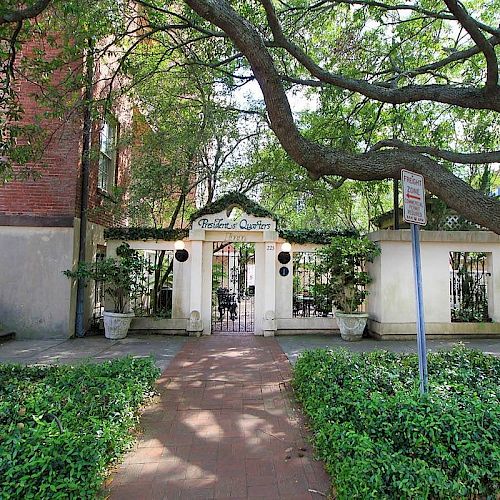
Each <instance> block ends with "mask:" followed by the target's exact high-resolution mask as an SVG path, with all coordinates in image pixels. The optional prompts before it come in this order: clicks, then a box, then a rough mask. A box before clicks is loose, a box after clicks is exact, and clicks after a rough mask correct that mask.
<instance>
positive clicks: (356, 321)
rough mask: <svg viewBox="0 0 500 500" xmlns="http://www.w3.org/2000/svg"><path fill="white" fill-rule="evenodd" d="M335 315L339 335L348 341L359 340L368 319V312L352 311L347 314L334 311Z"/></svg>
mask: <svg viewBox="0 0 500 500" xmlns="http://www.w3.org/2000/svg"><path fill="white" fill-rule="evenodd" d="M335 317H336V318H337V323H338V325H339V328H340V336H341V337H342V339H343V340H347V341H349V342H352V341H356V340H361V337H362V336H363V331H364V329H365V326H366V322H367V321H368V314H366V313H353V314H347V313H343V312H336V313H335Z"/></svg>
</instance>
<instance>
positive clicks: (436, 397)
mask: <svg viewBox="0 0 500 500" xmlns="http://www.w3.org/2000/svg"><path fill="white" fill-rule="evenodd" d="M499 380H500V359H498V358H495V357H493V356H487V355H484V354H482V353H480V352H476V351H471V350H467V349H464V348H456V349H454V350H452V351H450V352H440V353H436V354H432V353H431V354H430V355H429V382H430V393H429V395H428V396H427V397H421V396H420V394H419V392H418V360H417V357H416V355H405V354H394V353H387V352H385V351H376V352H373V353H369V354H353V353H348V352H347V351H345V350H343V349H340V350H335V351H329V350H323V349H320V350H315V351H307V352H305V353H304V354H303V355H302V356H300V357H299V359H298V361H297V364H296V366H295V368H294V387H295V390H296V394H297V397H298V399H299V401H301V403H302V405H303V407H304V409H305V411H306V413H307V415H308V416H309V418H310V423H311V426H312V429H313V432H314V440H315V444H316V447H317V451H318V454H319V457H320V458H321V459H322V460H324V461H325V463H326V466H327V469H328V472H329V473H330V474H331V477H332V481H333V486H334V487H335V489H336V493H337V495H338V498H340V499H342V498H344V499H354V498H360V499H361V498H362V499H365V498H376V499H383V498H398V499H403V498H408V499H410V498H411V499H414V498H418V499H421V498H447V499H448V498H471V497H473V496H474V495H479V496H480V497H481V498H495V495H498V494H499V492H500V385H499ZM497 498H498V497H497Z"/></svg>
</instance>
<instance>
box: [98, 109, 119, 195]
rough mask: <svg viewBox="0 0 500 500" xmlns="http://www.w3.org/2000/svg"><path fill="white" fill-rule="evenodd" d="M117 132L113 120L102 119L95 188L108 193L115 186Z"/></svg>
mask: <svg viewBox="0 0 500 500" xmlns="http://www.w3.org/2000/svg"><path fill="white" fill-rule="evenodd" d="M117 130H118V127H117V123H116V121H115V120H114V119H113V118H111V117H107V118H105V119H104V121H103V123H102V128H101V136H100V146H99V175H98V180H97V187H98V188H99V189H102V190H103V191H109V190H110V188H111V187H113V186H114V185H115V179H116V173H115V170H116V140H117Z"/></svg>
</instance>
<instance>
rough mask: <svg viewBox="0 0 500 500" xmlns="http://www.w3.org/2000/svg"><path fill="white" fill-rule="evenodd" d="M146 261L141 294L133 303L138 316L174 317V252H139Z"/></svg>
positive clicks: (141, 280)
mask: <svg viewBox="0 0 500 500" xmlns="http://www.w3.org/2000/svg"><path fill="white" fill-rule="evenodd" d="M138 252H140V253H142V254H143V256H144V258H145V259H146V262H147V263H146V264H145V265H144V268H143V271H142V273H141V278H140V280H139V284H138V288H139V293H138V294H137V296H136V298H134V300H133V301H132V304H131V305H132V309H133V311H134V313H135V314H136V316H155V317H161V318H171V317H172V289H173V275H174V272H173V261H174V252H173V250H138Z"/></svg>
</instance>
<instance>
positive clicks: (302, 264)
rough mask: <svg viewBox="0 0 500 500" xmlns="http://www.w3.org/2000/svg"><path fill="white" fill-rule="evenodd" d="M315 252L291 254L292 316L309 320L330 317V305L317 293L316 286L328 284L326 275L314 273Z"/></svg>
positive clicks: (316, 257) (315, 263) (316, 258)
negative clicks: (316, 317)
mask: <svg viewBox="0 0 500 500" xmlns="http://www.w3.org/2000/svg"><path fill="white" fill-rule="evenodd" d="M319 258H320V257H318V255H317V254H316V253H315V252H294V254H293V316H294V317H303V318H309V317H313V316H323V317H328V316H332V315H333V313H332V304H330V303H329V302H328V301H326V300H325V299H324V298H323V296H322V295H321V294H320V293H318V289H319V287H318V285H321V284H325V283H327V282H328V275H324V274H323V275H321V274H318V273H317V272H316V271H315V266H316V265H317V263H318V259H319Z"/></svg>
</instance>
